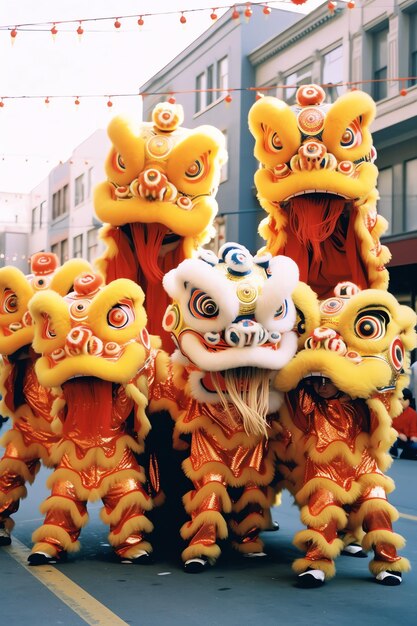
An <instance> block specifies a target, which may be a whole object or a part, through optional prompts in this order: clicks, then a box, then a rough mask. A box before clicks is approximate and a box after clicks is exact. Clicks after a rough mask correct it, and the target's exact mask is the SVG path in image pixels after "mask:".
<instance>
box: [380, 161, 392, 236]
mask: <svg viewBox="0 0 417 626" xmlns="http://www.w3.org/2000/svg"><path fill="white" fill-rule="evenodd" d="M378 190H379V200H378V213H379V214H380V215H382V216H383V217H385V219H386V220H387V221H388V228H387V230H386V231H385V232H384V233H383V235H384V236H386V235H390V234H391V233H392V191H393V189H392V168H391V167H387V168H386V169H385V170H380V172H379V174H378Z"/></svg>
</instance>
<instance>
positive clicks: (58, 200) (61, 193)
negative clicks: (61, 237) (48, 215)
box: [52, 185, 69, 220]
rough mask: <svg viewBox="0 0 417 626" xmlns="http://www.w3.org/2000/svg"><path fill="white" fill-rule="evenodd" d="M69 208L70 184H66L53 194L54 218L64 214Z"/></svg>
mask: <svg viewBox="0 0 417 626" xmlns="http://www.w3.org/2000/svg"><path fill="white" fill-rule="evenodd" d="M68 209H69V203H68V185H65V186H64V187H62V188H61V189H58V191H56V192H55V193H54V194H53V195H52V219H54V220H55V219H56V218H57V217H60V216H61V215H64V214H65V213H67V212H68Z"/></svg>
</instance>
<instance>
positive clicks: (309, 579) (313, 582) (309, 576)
mask: <svg viewBox="0 0 417 626" xmlns="http://www.w3.org/2000/svg"><path fill="white" fill-rule="evenodd" d="M324 581H325V577H324V572H323V571H322V570H321V569H312V568H311V567H309V568H308V569H307V570H306V571H305V572H302V573H301V574H298V576H297V583H298V587H301V588H302V589H316V588H317V587H323V585H324Z"/></svg>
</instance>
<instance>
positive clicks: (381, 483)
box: [275, 282, 416, 587]
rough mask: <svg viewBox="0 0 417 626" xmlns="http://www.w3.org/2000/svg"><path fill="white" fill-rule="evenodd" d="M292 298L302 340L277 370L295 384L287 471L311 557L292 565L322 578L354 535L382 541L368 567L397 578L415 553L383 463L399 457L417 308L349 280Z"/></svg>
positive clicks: (281, 380) (287, 418)
mask: <svg viewBox="0 0 417 626" xmlns="http://www.w3.org/2000/svg"><path fill="white" fill-rule="evenodd" d="M294 302H295V303H296V306H297V309H298V311H299V318H298V321H299V324H298V328H299V331H300V332H299V335H300V339H302V340H303V341H304V346H303V347H302V349H300V350H299V351H298V352H297V354H296V356H295V357H294V359H293V360H292V361H291V362H290V363H289V364H288V365H287V366H286V367H285V368H284V369H283V370H281V371H280V372H278V374H277V376H276V378H275V384H276V386H277V388H278V389H280V390H281V391H285V392H287V401H286V405H285V407H284V408H283V409H282V411H281V420H282V423H283V425H284V426H285V427H286V428H287V429H288V430H289V431H290V432H291V435H292V440H291V444H290V446H289V448H287V450H286V458H287V459H290V460H292V461H294V462H295V463H296V468H295V469H294V470H293V472H292V474H289V476H287V477H289V478H290V480H289V483H290V484H291V491H292V492H293V494H294V495H295V499H296V501H297V503H298V505H299V506H300V507H301V520H302V522H303V523H304V524H305V525H306V526H307V529H306V530H303V531H300V532H298V533H297V534H296V536H295V540H294V543H295V545H296V546H297V547H299V548H300V549H301V550H303V551H305V557H303V558H301V559H298V560H296V561H295V563H294V566H293V567H294V570H295V571H296V572H297V574H298V575H299V576H298V578H299V582H300V584H301V586H310V587H313V586H319V585H321V584H322V583H323V582H324V580H325V579H327V578H331V577H332V576H333V575H334V573H335V567H334V558H335V557H336V556H337V555H338V554H339V553H340V552H341V551H342V550H343V548H344V547H345V546H346V544H349V543H350V542H352V541H355V542H358V543H359V544H361V546H362V548H363V550H364V551H369V550H371V549H372V550H373V551H374V559H373V560H372V561H371V562H370V565H369V568H370V571H371V572H372V574H373V575H374V576H375V578H376V580H377V581H378V582H381V583H382V584H385V585H395V584H399V583H400V582H401V572H403V571H407V570H408V568H409V563H408V561H407V559H405V558H402V557H399V556H398V555H397V552H396V549H397V548H400V547H402V546H403V545H404V540H403V539H402V537H401V536H399V535H398V534H395V533H394V532H393V531H392V522H393V521H395V520H396V519H397V518H398V513H397V511H396V510H395V509H394V507H393V506H392V505H390V504H389V503H388V502H387V499H386V493H389V492H390V491H392V490H393V489H394V483H393V481H392V480H391V479H390V478H389V477H387V476H385V475H384V474H383V471H384V470H386V469H387V468H388V467H389V465H390V464H391V462H392V460H391V457H390V455H389V454H388V450H389V448H390V446H391V445H392V442H393V441H394V440H395V438H396V434H395V431H394V430H393V429H392V427H391V417H392V416H393V415H397V414H398V413H400V412H401V405H400V403H399V401H398V397H401V391H402V389H403V387H404V385H405V381H406V380H407V376H406V371H407V367H408V361H409V358H408V356H407V351H409V350H411V349H412V348H414V347H415V345H416V334H415V331H414V326H415V324H416V314H415V313H414V311H412V310H411V309H410V308H408V307H406V306H402V305H399V304H398V302H397V300H396V299H395V298H394V297H393V296H392V295H391V294H389V293H387V292H385V291H383V290H379V289H365V290H363V291H361V290H359V289H358V287H357V286H356V285H353V284H352V283H349V282H346V283H341V284H339V285H338V286H337V288H336V289H335V295H334V296H333V297H331V298H328V299H326V300H323V301H320V300H318V299H317V296H316V295H315V294H314V292H313V291H312V290H311V289H309V288H308V287H307V286H306V285H301V286H299V287H298V288H297V289H296V291H295V293H294ZM278 456H279V457H280V458H281V459H282V458H283V457H284V456H285V453H284V452H283V450H282V449H281V450H279V452H278Z"/></svg>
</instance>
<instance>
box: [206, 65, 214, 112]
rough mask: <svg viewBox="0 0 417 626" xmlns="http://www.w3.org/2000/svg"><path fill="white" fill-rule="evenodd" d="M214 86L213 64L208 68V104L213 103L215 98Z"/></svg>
mask: <svg viewBox="0 0 417 626" xmlns="http://www.w3.org/2000/svg"><path fill="white" fill-rule="evenodd" d="M213 87H214V67H213V65H210V66H209V67H208V68H207V94H206V95H207V97H206V102H207V106H208V105H209V104H211V103H212V102H213V100H214V93H213V91H212V89H213Z"/></svg>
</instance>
